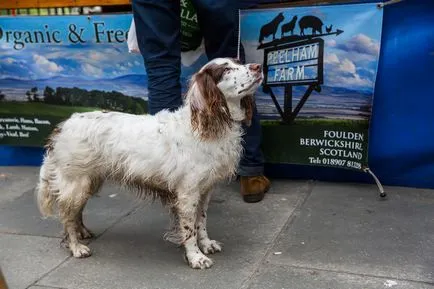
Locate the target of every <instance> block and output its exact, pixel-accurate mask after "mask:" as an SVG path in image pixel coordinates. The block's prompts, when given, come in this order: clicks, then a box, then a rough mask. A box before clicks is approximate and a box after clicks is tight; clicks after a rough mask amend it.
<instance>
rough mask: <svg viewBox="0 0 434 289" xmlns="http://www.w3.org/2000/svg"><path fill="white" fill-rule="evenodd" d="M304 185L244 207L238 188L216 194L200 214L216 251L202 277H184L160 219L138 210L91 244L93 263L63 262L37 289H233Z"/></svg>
mask: <svg viewBox="0 0 434 289" xmlns="http://www.w3.org/2000/svg"><path fill="white" fill-rule="evenodd" d="M310 189H311V185H310V184H309V183H306V182H278V181H277V182H274V183H273V189H272V190H271V191H270V192H269V193H268V194H267V196H266V198H265V199H264V201H263V202H261V203H256V204H246V203H244V202H243V201H242V199H241V197H240V195H239V188H238V186H234V185H227V186H221V187H219V188H218V189H217V190H216V191H215V192H214V194H213V198H212V200H211V204H210V208H209V211H208V216H209V219H208V223H209V225H208V228H209V233H210V237H211V238H215V239H216V240H218V241H221V242H223V243H224V248H223V252H221V253H218V254H216V255H214V256H212V258H213V259H214V261H215V265H214V266H213V267H212V268H211V269H209V270H193V269H190V268H189V267H188V266H187V265H186V263H184V261H183V257H182V256H183V254H182V250H181V248H178V247H176V246H174V245H172V244H170V243H167V242H164V241H163V240H162V235H163V233H164V231H165V229H166V228H167V226H168V216H167V214H166V212H165V210H164V209H162V207H161V206H160V205H157V204H154V205H151V206H149V205H148V206H144V207H143V208H141V209H139V210H137V211H135V212H134V213H133V214H131V215H130V216H129V217H128V218H126V219H125V220H124V221H122V222H119V223H117V224H116V225H115V226H114V227H112V228H110V229H109V230H108V231H107V232H106V233H105V234H104V235H103V236H102V237H101V238H99V239H97V240H96V241H94V242H93V243H92V244H91V248H92V249H93V252H94V254H93V256H91V257H90V258H88V259H81V260H77V259H70V260H68V262H65V263H64V264H62V266H60V267H59V268H57V269H56V270H54V271H53V272H51V273H50V274H48V275H47V276H45V277H44V278H42V279H41V280H40V282H38V284H40V285H49V286H59V287H65V288H74V289H81V288H87V289H90V288H95V289H96V288H140V289H145V288H166V289H169V288H240V287H241V286H242V284H243V283H244V282H245V280H246V279H248V278H250V276H251V274H252V272H254V271H255V270H256V268H257V267H258V266H259V265H260V264H261V262H262V258H263V257H264V256H265V254H266V253H267V250H268V249H269V248H270V246H271V245H272V243H273V241H274V239H275V238H276V237H277V235H278V234H279V232H280V230H281V228H282V227H283V226H284V225H285V223H286V222H287V220H288V219H289V217H290V216H291V214H292V212H293V211H294V210H295V208H296V207H297V206H298V205H299V204H300V203H301V202H302V200H303V199H304V198H305V197H306V195H307V193H308V191H309V190H310Z"/></svg>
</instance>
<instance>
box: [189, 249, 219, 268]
mask: <svg viewBox="0 0 434 289" xmlns="http://www.w3.org/2000/svg"><path fill="white" fill-rule="evenodd" d="M186 259H187V262H188V265H190V267H191V268H193V269H208V268H211V266H212V265H213V264H214V262H213V261H212V260H211V259H210V258H208V257H207V256H205V255H203V254H201V253H195V254H191V255H189V256H188V255H187V256H186Z"/></svg>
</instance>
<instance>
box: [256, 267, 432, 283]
mask: <svg viewBox="0 0 434 289" xmlns="http://www.w3.org/2000/svg"><path fill="white" fill-rule="evenodd" d="M248 288H249V289H300V288H303V289H319V288H321V289H323V288H324V289H325V288H332V289H348V288H351V289H382V288H384V289H387V288H393V289H432V288H433V286H432V285H430V284H425V283H421V282H409V281H403V280H396V279H391V278H377V277H372V276H364V275H356V274H347V273H340V272H330V271H323V270H315V269H301V268H294V267H287V266H278V265H268V266H265V268H264V270H263V272H261V273H260V274H259V275H258V276H256V277H255V278H254V279H253V280H252V282H251V284H250V286H249V287H248Z"/></svg>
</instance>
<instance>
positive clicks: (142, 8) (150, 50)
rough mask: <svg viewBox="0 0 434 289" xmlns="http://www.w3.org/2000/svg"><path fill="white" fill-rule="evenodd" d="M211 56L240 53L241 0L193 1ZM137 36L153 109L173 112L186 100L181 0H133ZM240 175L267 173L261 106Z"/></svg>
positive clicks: (249, 132) (247, 138)
mask: <svg viewBox="0 0 434 289" xmlns="http://www.w3.org/2000/svg"><path fill="white" fill-rule="evenodd" d="M192 3H193V5H194V7H195V9H196V12H197V16H198V21H199V26H200V29H201V31H202V34H203V36H204V40H205V50H206V54H207V57H208V59H209V60H211V59H214V58H217V57H237V43H238V41H237V37H238V8H239V6H238V5H239V4H238V1H236V0H192ZM132 7H133V13H134V22H135V24H136V31H137V41H138V45H139V48H140V51H141V53H142V56H143V59H144V63H145V69H146V73H147V77H148V91H149V94H148V98H149V102H148V107H149V113H150V114H155V113H157V112H159V111H161V110H163V109H169V110H171V111H173V110H175V109H177V108H179V107H180V106H181V105H182V97H181V84H180V76H181V43H180V33H181V32H180V28H181V18H180V17H181V16H180V13H181V8H180V1H179V0H178V1H176V0H133V1H132ZM244 129H245V131H246V133H245V135H244V143H243V147H244V154H243V157H242V159H241V161H240V164H239V169H238V174H239V175H240V176H256V175H261V174H262V173H263V167H264V159H263V154H262V150H261V134H262V132H261V125H260V122H259V117H258V113H257V111H256V109H255V111H254V113H253V119H252V124H251V126H250V127H245V128H244Z"/></svg>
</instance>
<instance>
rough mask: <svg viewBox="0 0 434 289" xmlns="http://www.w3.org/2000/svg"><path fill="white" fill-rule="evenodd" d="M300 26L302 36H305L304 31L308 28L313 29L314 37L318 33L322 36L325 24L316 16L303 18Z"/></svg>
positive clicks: (299, 23)
mask: <svg viewBox="0 0 434 289" xmlns="http://www.w3.org/2000/svg"><path fill="white" fill-rule="evenodd" d="M298 25H299V26H300V35H304V29H307V28H312V35H315V34H316V32H319V34H322V26H323V23H322V21H321V19H319V18H318V17H316V16H311V15H308V16H303V17H302V18H301V19H300V21H299V22H298Z"/></svg>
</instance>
